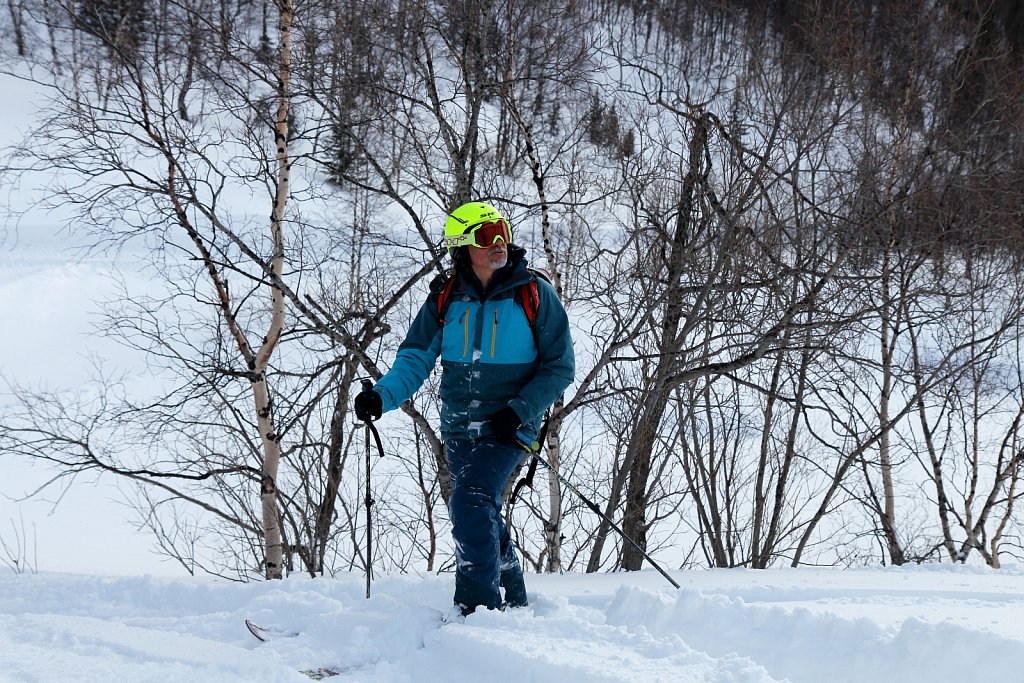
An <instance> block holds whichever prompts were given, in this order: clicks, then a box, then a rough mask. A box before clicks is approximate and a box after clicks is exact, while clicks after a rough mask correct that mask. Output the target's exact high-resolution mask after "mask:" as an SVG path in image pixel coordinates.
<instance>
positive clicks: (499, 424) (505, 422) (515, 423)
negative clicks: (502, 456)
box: [491, 406, 523, 443]
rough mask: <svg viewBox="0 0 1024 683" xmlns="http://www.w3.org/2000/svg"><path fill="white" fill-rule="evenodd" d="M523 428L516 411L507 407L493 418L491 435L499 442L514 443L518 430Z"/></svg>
mask: <svg viewBox="0 0 1024 683" xmlns="http://www.w3.org/2000/svg"><path fill="white" fill-rule="evenodd" d="M522 426H523V421H522V420H520V419H519V415H517V414H516V411H514V410H512V408H510V407H509V406H505V407H504V408H502V409H501V410H499V411H498V412H496V413H495V414H494V417H492V418H491V433H492V434H494V438H496V439H497V440H498V441H503V442H505V443H512V442H513V441H514V440H515V438H516V430H518V429H519V428H520V427H522Z"/></svg>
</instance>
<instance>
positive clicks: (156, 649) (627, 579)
mask: <svg viewBox="0 0 1024 683" xmlns="http://www.w3.org/2000/svg"><path fill="white" fill-rule="evenodd" d="M675 578H676V579H677V580H678V581H679V583H680V584H681V585H682V586H683V588H682V590H679V591H677V590H675V589H673V588H672V587H670V586H668V584H667V583H666V582H665V581H664V579H663V578H662V577H661V576H660V575H658V574H657V573H655V572H653V571H650V572H641V573H634V574H597V575H569V574H567V575H562V576H530V577H528V581H529V586H528V587H529V591H530V599H531V602H532V605H531V606H530V607H529V608H527V609H523V610H515V611H511V612H507V613H499V612H485V613H477V614H473V615H471V616H470V617H468V618H467V619H466V620H465V621H464V622H453V623H447V624H444V625H442V623H441V622H440V621H439V619H438V615H439V614H441V613H442V612H443V611H444V610H446V608H447V606H448V605H449V604H450V591H451V585H452V579H451V576H449V575H443V576H428V577H417V576H387V577H382V578H381V579H379V580H378V581H376V582H375V583H374V584H373V596H372V598H371V599H370V600H366V599H365V598H364V590H365V588H364V582H363V578H362V577H361V576H356V575H353V576H343V577H340V578H335V579H318V580H311V579H302V578H299V579H296V578H294V577H293V578H291V579H288V580H286V581H283V582H271V583H252V584H247V585H243V584H236V583H230V582H217V581H213V580H211V579H202V580H199V579H196V580H190V579H163V578H159V579H158V578H152V577H119V578H108V577H101V576H95V575H74V574H37V575H31V574H23V575H13V574H4V575H2V576H0V681H4V682H7V681H11V682H18V683H25V682H29V681H37V682H39V683H43V682H47V683H49V682H53V683H57V682H60V683H65V682H68V683H70V682H72V681H73V682H75V683H89V682H97V683H98V682H101V681H102V682H103V683H110V682H112V681H131V682H132V683H143V682H147V681H153V682H158V683H171V682H172V681H181V682H182V683H185V682H189V683H194V682H196V681H210V682H211V683H212V682H214V681H215V682H217V683H235V682H238V683H241V682H245V683H254V682H263V681H267V682H269V681H281V682H285V681H303V680H307V679H306V678H305V677H304V676H302V675H301V674H300V673H298V670H300V669H306V668H315V667H323V666H326V667H332V668H335V669H337V670H338V671H340V672H341V673H340V675H339V676H337V677H335V678H333V679H332V680H335V681H339V682H340V681H360V682H362V683H369V682H380V683H384V682H386V683H401V682H404V681H409V682H412V681H415V682H417V683H422V682H430V681H438V682H441V681H445V682H448V683H458V682H461V681H465V682H466V683H470V682H472V683H483V682H487V681H496V682H497V681H532V682H534V683H548V682H550V683H571V682H577V681H578V682H581V683H583V682H586V683H594V682H607V683H612V682H615V683H618V682H620V681H621V682H627V681H628V682H629V683H635V682H637V681H644V682H651V681H672V682H689V681H715V682H717V683H732V682H736V683H739V682H744V683H752V682H761V681H782V680H788V681H792V682H794V683H839V682H841V681H858V682H861V681H863V682H868V681H870V682H871V683H880V682H882V681H900V682H903V683H907V682H914V681H921V682H928V683H942V682H944V681H949V682H951V683H952V682H954V681H955V682H956V683H961V682H963V681H1010V680H1017V679H1018V677H1019V668H1020V662H1021V661H1024V572H1022V571H1020V570H1019V569H1018V568H1011V569H1004V570H1001V571H998V572H996V571H992V570H988V569H972V568H964V567H960V568H951V567H931V568H913V569H887V570H858V571H840V570H808V569H800V570H769V571H749V570H716V571H696V572H676V573H675ZM247 617H248V618H251V619H253V620H254V621H256V622H262V623H265V624H271V625H275V626H278V627H281V628H283V629H295V630H298V631H299V632H300V633H299V635H298V636H297V637H294V638H280V639H276V640H272V641H270V642H266V643H260V642H259V641H257V640H255V639H254V638H253V637H252V636H251V635H250V634H249V633H248V631H247V630H246V628H245V626H244V619H245V618H247Z"/></svg>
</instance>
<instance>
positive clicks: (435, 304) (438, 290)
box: [427, 270, 458, 325]
mask: <svg viewBox="0 0 1024 683" xmlns="http://www.w3.org/2000/svg"><path fill="white" fill-rule="evenodd" d="M456 280H458V277H456V275H455V271H454V270H449V271H447V272H445V273H443V274H441V275H438V276H437V277H435V278H434V279H433V280H432V281H431V282H430V295H429V296H428V297H427V301H428V302H429V303H430V310H431V311H433V313H434V316H435V317H436V318H437V321H438V322H439V323H441V324H442V325H444V324H445V323H446V322H448V321H447V320H445V319H444V317H445V315H447V314H448V307H449V306H450V305H451V303H452V291H453V290H454V289H455V281H456Z"/></svg>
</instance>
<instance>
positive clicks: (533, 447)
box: [508, 415, 549, 507]
mask: <svg viewBox="0 0 1024 683" xmlns="http://www.w3.org/2000/svg"><path fill="white" fill-rule="evenodd" d="M548 420H549V416H547V415H546V416H545V419H544V424H543V425H541V428H540V434H538V435H537V440H536V441H534V442H533V443H532V444H529V445H527V443H526V442H525V441H522V440H520V439H516V443H517V444H518V445H519V447H520V448H522V449H524V450H525V451H526V452H527V453H530V454H531V455H534V454H537V453H540V449H541V446H542V445H543V444H544V437H546V436H547V434H548ZM535 474H537V458H531V459H530V467H529V468H528V469H527V470H526V475H525V476H523V478H522V479H520V480H519V481H517V482H516V485H515V487H514V488H513V489H512V495H511V496H509V498H508V506H509V507H512V506H513V505H515V503H516V498H518V497H519V492H520V491H522V490H523V487H524V486H526V487H528V488H529V489H530V490H531V491H533V475H535Z"/></svg>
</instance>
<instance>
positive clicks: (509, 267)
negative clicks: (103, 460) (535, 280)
mask: <svg viewBox="0 0 1024 683" xmlns="http://www.w3.org/2000/svg"><path fill="white" fill-rule="evenodd" d="M527 265H528V261H527V260H526V249H524V248H522V247H520V246H519V245H516V244H510V245H508V263H506V264H505V265H504V266H502V267H501V268H500V269H498V270H497V271H496V272H495V273H494V275H492V276H491V281H490V282H488V283H487V291H484V287H483V285H482V284H481V283H480V278H478V277H477V276H476V273H474V272H473V268H472V267H471V266H470V265H468V260H467V261H463V262H462V263H461V264H459V266H458V273H459V275H460V276H462V281H463V282H464V283H467V284H469V285H471V286H472V288H473V290H474V291H476V294H477V297H479V298H480V299H484V298H486V297H488V296H490V295H491V294H494V293H495V292H499V291H501V290H504V289H508V288H510V287H514V286H516V285H518V284H519V283H520V282H521V281H522V280H524V279H526V277H525V276H526V275H527V271H526V267H527Z"/></svg>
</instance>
